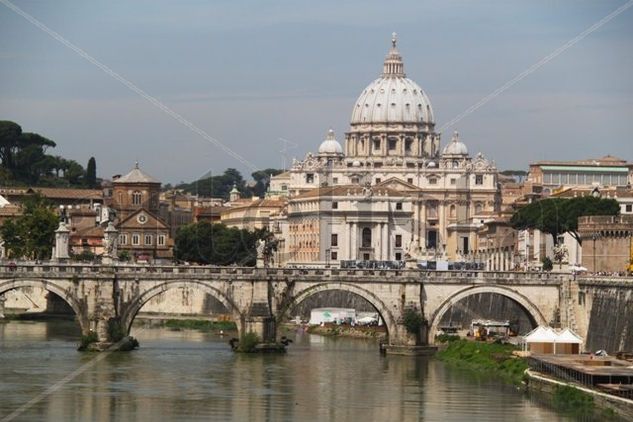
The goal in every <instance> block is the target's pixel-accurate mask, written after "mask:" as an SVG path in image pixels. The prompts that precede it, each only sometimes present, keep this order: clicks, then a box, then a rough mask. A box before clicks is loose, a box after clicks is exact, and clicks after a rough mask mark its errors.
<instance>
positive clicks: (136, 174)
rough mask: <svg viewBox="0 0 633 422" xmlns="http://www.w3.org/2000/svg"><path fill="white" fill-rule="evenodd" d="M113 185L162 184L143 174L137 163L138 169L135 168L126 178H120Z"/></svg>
mask: <svg viewBox="0 0 633 422" xmlns="http://www.w3.org/2000/svg"><path fill="white" fill-rule="evenodd" d="M113 183H160V182H159V181H158V180H156V179H154V178H153V177H152V176H150V175H149V174H147V173H145V172H143V171H142V170H141V169H140V168H139V167H138V163H137V164H136V167H134V168H133V169H132V171H130V172H129V173H128V174H126V175H125V176H121V177H119V178H118V179H116V180H115V181H114V182H113Z"/></svg>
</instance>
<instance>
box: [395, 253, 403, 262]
mask: <svg viewBox="0 0 633 422" xmlns="http://www.w3.org/2000/svg"><path fill="white" fill-rule="evenodd" d="M396 261H402V253H400V252H396Z"/></svg>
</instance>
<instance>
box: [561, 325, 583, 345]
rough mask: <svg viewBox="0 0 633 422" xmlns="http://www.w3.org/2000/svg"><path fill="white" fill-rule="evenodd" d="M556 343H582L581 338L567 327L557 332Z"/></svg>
mask: <svg viewBox="0 0 633 422" xmlns="http://www.w3.org/2000/svg"><path fill="white" fill-rule="evenodd" d="M556 342H557V343H574V344H582V343H583V341H582V338H581V337H580V336H579V335H578V334H576V333H574V332H573V331H572V330H570V329H569V328H565V329H564V330H563V331H561V332H560V333H559V334H558V340H556Z"/></svg>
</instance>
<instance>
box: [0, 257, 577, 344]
mask: <svg viewBox="0 0 633 422" xmlns="http://www.w3.org/2000/svg"><path fill="white" fill-rule="evenodd" d="M25 286H34V287H42V288H44V289H46V290H48V291H50V292H52V293H55V294H56V295H58V296H59V297H61V298H62V299H64V300H65V301H66V302H67V303H68V304H69V305H70V306H71V307H72V308H73V310H74V311H75V314H76V316H77V320H78V321H79V324H80V326H81V330H82V332H83V333H84V334H87V333H88V332H89V331H91V330H92V331H95V332H96V333H97V334H98V336H99V339H100V340H101V341H104V342H106V341H107V340H108V325H109V324H112V321H115V322H116V323H117V324H118V325H119V326H120V327H122V328H123V330H124V331H125V332H128V333H129V331H130V328H131V326H132V322H133V321H134V318H135V316H136V315H137V313H138V312H139V310H140V309H141V308H142V307H143V305H144V304H145V303H147V302H148V301H149V300H150V299H152V298H153V297H154V296H156V295H158V294H160V293H162V292H165V291H167V290H169V289H174V288H179V287H188V288H191V287H192V286H195V287H196V288H199V289H201V290H203V291H204V292H206V293H209V294H211V295H212V296H213V297H215V298H216V299H218V300H219V301H220V302H221V303H222V304H223V305H224V306H225V307H226V309H227V310H228V311H229V312H230V313H231V314H232V316H233V318H234V320H235V322H236V323H237V327H238V332H239V333H240V334H242V333H245V332H255V333H256V334H257V335H259V336H260V338H262V339H263V340H265V341H275V340H276V337H277V330H276V326H277V324H278V323H279V322H281V321H283V320H285V319H287V318H288V317H289V316H292V315H294V314H293V308H294V307H295V306H296V305H298V304H299V303H301V302H302V301H303V300H305V299H306V298H308V297H310V296H312V295H314V294H317V293H319V292H323V291H327V290H342V291H346V292H350V293H353V294H356V295H359V296H361V297H363V298H364V299H366V300H367V301H368V302H369V303H371V304H372V305H373V307H374V308H375V309H376V310H377V312H378V313H379V314H380V315H381V316H382V319H383V320H384V323H385V325H386V328H387V332H388V342H389V345H392V346H394V347H398V346H408V345H413V344H414V343H415V341H416V340H415V336H411V335H410V334H409V333H408V332H407V330H406V328H405V326H404V324H403V315H404V312H405V310H406V309H409V308H410V309H414V310H416V311H419V312H422V313H423V315H424V317H425V318H426V320H427V326H426V327H425V328H426V329H423V330H422V331H423V332H422V334H421V336H420V338H421V342H422V343H427V342H429V343H432V342H433V340H434V338H435V334H436V333H437V331H438V327H439V324H440V320H441V319H442V316H443V315H444V313H445V312H446V311H447V310H448V309H449V308H450V307H451V306H452V305H454V304H455V303H457V302H458V301H460V300H461V299H464V298H466V297H468V296H470V295H473V294H478V293H497V294H500V295H503V296H505V297H507V298H509V299H511V300H513V301H514V302H516V303H518V304H519V305H520V307H521V308H522V309H523V310H524V311H525V312H526V313H527V315H529V317H530V319H531V320H532V322H533V323H534V324H549V323H552V322H557V321H560V323H561V325H563V326H571V327H572V328H574V329H576V330H577V331H579V334H581V335H583V336H584V335H585V334H586V332H585V331H586V326H587V324H586V323H584V322H585V321H586V316H585V315H584V312H585V311H584V309H582V308H581V307H579V306H578V302H579V300H576V296H577V295H578V291H579V285H578V282H577V281H576V280H574V279H573V277H572V276H571V275H569V274H556V273H522V272H484V271H419V270H366V269H352V270H349V269H294V268H293V269H290V268H250V267H248V268H242V267H212V266H148V265H110V266H106V265H85V264H70V263H68V264H59V263H44V264H37V265H36V264H18V265H17V266H0V294H3V293H4V292H6V291H9V290H12V289H17V288H21V287H25ZM584 302H585V301H583V304H584Z"/></svg>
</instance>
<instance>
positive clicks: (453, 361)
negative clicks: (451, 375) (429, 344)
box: [436, 339, 528, 385]
mask: <svg viewBox="0 0 633 422" xmlns="http://www.w3.org/2000/svg"><path fill="white" fill-rule="evenodd" d="M515 350H517V348H516V347H515V346H513V345H511V344H501V343H485V342H476V341H469V340H462V339H460V340H451V341H448V342H447V343H445V344H444V345H443V346H442V347H440V350H439V351H438V352H437V354H436V356H437V358H438V359H440V360H441V361H443V362H446V363H448V364H450V365H452V366H456V367H460V368H466V369H469V370H472V371H476V372H481V373H485V374H487V375H493V376H497V377H499V378H502V379H504V380H505V381H507V382H510V383H512V384H514V385H521V384H522V383H523V380H524V373H525V370H526V369H527V368H528V364H527V361H526V360H525V359H523V358H519V357H517V356H515V355H513V354H512V352H514V351H515Z"/></svg>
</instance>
